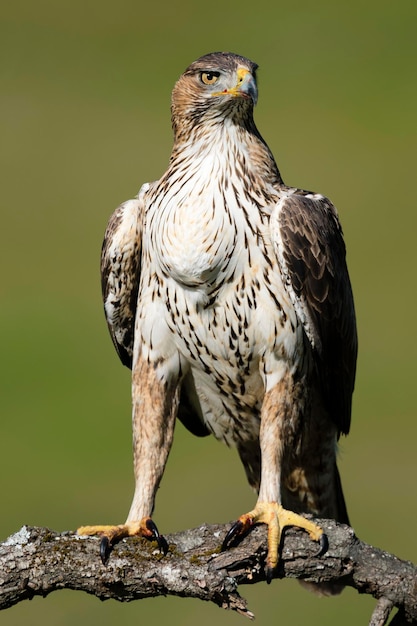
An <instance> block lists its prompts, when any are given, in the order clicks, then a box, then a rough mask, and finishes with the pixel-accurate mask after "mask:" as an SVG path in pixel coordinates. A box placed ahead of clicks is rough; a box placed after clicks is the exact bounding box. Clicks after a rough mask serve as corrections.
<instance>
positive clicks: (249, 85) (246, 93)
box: [213, 67, 258, 105]
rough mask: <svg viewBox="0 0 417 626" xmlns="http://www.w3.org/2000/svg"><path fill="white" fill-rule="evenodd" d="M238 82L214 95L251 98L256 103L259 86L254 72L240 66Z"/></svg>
mask: <svg viewBox="0 0 417 626" xmlns="http://www.w3.org/2000/svg"><path fill="white" fill-rule="evenodd" d="M236 74H237V83H236V85H235V86H234V87H231V88H230V89H225V90H224V91H216V93H213V96H222V95H226V94H228V95H230V96H234V97H236V98H250V99H251V100H252V102H253V104H254V105H255V104H256V102H257V100H258V88H257V86H256V82H255V79H254V77H253V76H252V74H251V73H250V71H249V70H247V69H246V68H244V67H240V68H239V69H238V70H237V72H236Z"/></svg>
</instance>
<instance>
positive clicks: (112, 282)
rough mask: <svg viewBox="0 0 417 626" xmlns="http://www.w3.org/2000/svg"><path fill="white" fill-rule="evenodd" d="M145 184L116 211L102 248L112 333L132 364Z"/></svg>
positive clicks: (122, 355)
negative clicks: (134, 196)
mask: <svg viewBox="0 0 417 626" xmlns="http://www.w3.org/2000/svg"><path fill="white" fill-rule="evenodd" d="M148 187H149V185H144V186H143V187H142V189H141V191H140V192H139V194H138V197H137V198H134V199H132V200H128V201H127V202H124V203H123V204H121V205H120V206H119V207H118V208H117V209H116V211H115V212H114V213H113V214H112V216H111V218H110V220H109V223H108V225H107V229H106V232H105V235H104V241H103V247H102V251H101V267H100V269H101V288H102V295H103V303H104V312H105V316H106V320H107V325H108V328H109V331H110V336H111V338H112V340H113V344H114V347H115V348H116V351H117V353H118V355H119V357H120V360H121V362H122V363H123V365H126V366H127V367H129V368H131V367H132V357H133V339H134V329H135V316H136V306H137V298H138V290H139V280H140V270H141V256H142V228H143V217H144V203H143V195H144V193H145V192H146V190H147V188H148Z"/></svg>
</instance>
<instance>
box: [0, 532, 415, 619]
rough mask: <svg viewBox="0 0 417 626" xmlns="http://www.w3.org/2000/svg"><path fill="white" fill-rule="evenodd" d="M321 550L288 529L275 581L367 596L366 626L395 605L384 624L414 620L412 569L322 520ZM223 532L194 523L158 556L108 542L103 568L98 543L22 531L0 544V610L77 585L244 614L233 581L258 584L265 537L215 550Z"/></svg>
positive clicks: (151, 549) (104, 595) (104, 594)
mask: <svg viewBox="0 0 417 626" xmlns="http://www.w3.org/2000/svg"><path fill="white" fill-rule="evenodd" d="M319 523H320V525H321V526H322V528H323V529H324V531H325V532H326V534H327V536H328V539H329V549H328V551H327V552H326V554H325V555H323V556H317V544H316V543H315V542H313V541H311V540H310V539H309V537H308V535H307V534H306V533H304V532H302V531H300V530H299V529H293V528H289V529H287V530H286V532H285V537H284V540H283V543H282V546H281V559H280V562H279V565H278V568H277V571H276V574H275V577H276V578H284V577H290V578H299V579H301V580H304V581H306V582H330V581H331V582H333V583H342V584H344V585H348V586H351V587H354V588H355V589H357V590H358V592H359V593H368V594H371V595H372V596H374V597H375V598H376V599H377V600H378V602H377V605H376V607H375V610H374V612H373V615H372V617H371V621H370V626H383V625H384V624H386V623H387V621H388V618H389V614H390V612H391V610H392V609H393V608H394V607H397V608H398V609H399V610H398V613H397V614H396V616H395V617H394V620H393V622H392V623H395V624H396V625H397V624H398V625H400V624H417V568H416V566H415V565H413V564H412V563H410V562H408V561H402V560H400V559H398V558H397V557H395V556H393V555H392V554H388V553H387V552H383V551H382V550H379V549H377V548H373V547H372V546H369V545H367V544H366V543H363V542H361V541H360V540H359V539H358V538H357V537H356V536H355V533H354V531H353V530H352V529H351V528H349V527H348V526H345V525H342V524H337V523H336V522H334V521H331V520H320V521H319ZM228 528H229V527H228V526H227V525H226V526H221V525H212V526H207V525H204V526H201V527H200V528H196V529H193V530H187V531H183V532H180V533H176V534H174V535H166V539H167V541H168V543H169V546H170V549H169V553H168V554H167V555H166V556H162V555H161V554H159V552H158V550H157V548H156V544H154V543H151V542H147V541H145V540H143V539H134V538H133V539H129V540H124V541H122V542H121V543H120V544H118V545H117V546H115V548H114V550H113V552H112V554H111V556H110V559H109V562H108V564H107V565H106V566H103V565H102V563H101V561H100V557H99V540H98V539H97V538H90V537H78V536H77V535H75V534H74V533H71V532H64V533H57V532H54V531H51V530H48V529H47V528H32V527H28V526H23V528H21V530H20V531H19V532H17V533H15V534H14V535H11V536H10V537H9V538H8V539H7V540H6V541H5V542H4V543H2V544H0V609H6V608H8V607H10V606H13V605H14V604H17V603H18V602H21V601H22V600H25V599H30V598H32V597H33V596H35V595H41V596H46V595H48V594H49V593H51V592H52V591H56V590H58V589H77V590H82V591H86V592H87V593H90V594H92V595H95V596H97V597H98V598H100V599H101V600H106V599H108V598H113V599H115V600H119V601H122V602H123V601H131V600H139V599H141V598H147V597H152V596H158V595H176V596H182V597H193V598H200V599H201V600H206V601H211V602H214V603H215V604H217V605H218V606H220V607H223V608H226V609H232V610H235V611H238V612H239V613H241V614H243V615H246V616H247V617H250V618H252V617H253V614H252V613H251V612H250V611H249V610H248V608H247V604H246V600H245V599H244V598H243V597H241V596H240V595H239V593H238V591H237V586H238V585H243V584H254V583H257V582H261V581H264V580H265V574H264V559H265V556H266V531H265V528H264V527H262V526H259V527H256V528H254V529H253V530H252V532H251V533H250V534H249V535H248V536H247V537H245V539H244V540H243V541H241V542H240V543H239V545H238V546H236V547H234V548H231V549H230V550H228V551H227V552H220V550H219V546H220V544H221V541H222V539H223V537H224V536H225V533H226V532H227V530H228Z"/></svg>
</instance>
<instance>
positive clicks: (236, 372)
mask: <svg viewBox="0 0 417 626" xmlns="http://www.w3.org/2000/svg"><path fill="white" fill-rule="evenodd" d="M256 70H257V65H256V64H255V63H253V62H252V61H250V60H248V59H246V58H244V57H242V56H239V55H236V54H231V53H225V52H216V53H211V54H207V55H205V56H203V57H201V58H199V59H198V60H197V61H195V62H194V63H192V64H191V65H190V66H189V67H188V68H187V69H186V70H185V72H184V73H183V74H182V76H181V77H180V78H179V80H178V82H177V83H176V85H175V87H174V90H173V92H172V105H171V112H172V127H173V132H174V145H173V149H172V153H171V158H170V162H169V166H168V169H167V171H166V172H165V173H164V174H163V175H162V177H161V178H160V179H159V180H157V181H155V182H152V183H146V184H144V185H143V186H142V188H141V190H140V191H139V193H138V195H137V197H136V198H134V199H132V200H128V201H127V202H125V203H123V204H122V205H121V206H120V207H119V208H118V209H117V210H116V211H115V212H114V213H113V215H112V217H111V218H110V221H109V224H108V227H107V231H106V234H105V239H104V243H103V249H102V257H101V275H102V289H103V299H104V309H105V314H106V318H107V323H108V327H109V330H110V334H111V337H112V339H113V343H114V346H115V348H116V350H117V353H118V355H119V357H120V359H121V361H122V363H123V364H124V365H126V366H128V367H130V368H131V369H132V400H133V448H134V473H135V485H136V486H135V492H134V496H133V501H132V505H131V508H130V511H129V514H128V517H127V521H126V522H125V523H124V524H120V525H115V526H85V527H81V528H80V529H79V531H78V532H79V533H80V534H85V535H89V534H99V535H101V536H102V541H101V555H102V559H103V560H104V561H105V560H106V558H107V556H108V554H109V551H110V549H111V547H112V545H113V544H114V543H115V542H117V541H119V540H120V539H121V538H122V537H127V536H132V535H141V536H144V537H149V538H153V539H157V541H158V543H159V545H160V547H161V549H162V550H166V542H165V540H164V539H163V536H162V535H160V534H159V532H158V530H157V527H156V525H155V523H154V521H153V520H152V518H151V515H152V512H153V508H154V500H155V494H156V491H157V488H158V485H159V483H160V480H161V478H162V475H163V472H164V469H165V464H166V462H167V457H168V454H169V451H170V448H171V444H172V441H173V434H174V424H175V420H176V418H177V417H178V419H180V420H181V421H182V423H183V424H184V425H185V426H186V427H187V428H188V429H189V430H190V431H191V432H192V433H193V434H195V435H198V436H204V435H208V434H210V433H211V434H213V435H214V436H215V437H216V438H217V439H219V440H221V441H224V442H225V443H226V444H228V445H229V446H234V447H236V448H237V452H238V454H239V456H240V459H241V461H242V463H243V466H244V468H245V471H246V475H247V479H248V481H249V483H250V485H251V486H252V487H253V488H254V489H255V490H256V492H257V493H258V498H257V502H256V504H255V506H254V508H253V509H252V510H251V511H249V512H248V513H244V514H243V515H240V517H239V518H238V519H237V521H236V522H235V523H234V524H233V526H232V528H231V530H230V531H229V533H228V534H227V536H226V538H225V540H224V543H223V546H224V547H225V548H227V547H229V546H230V544H231V543H233V541H234V540H236V539H237V538H239V537H241V536H243V535H244V534H245V533H246V532H247V531H248V530H249V529H250V528H251V527H252V525H254V524H258V523H264V524H267V525H268V553H267V559H266V566H265V567H266V575H267V579H268V580H270V579H271V577H272V575H273V572H274V569H275V567H276V565H277V562H278V551H279V543H280V537H281V532H282V529H283V528H284V527H286V526H298V527H300V528H303V529H305V530H306V531H307V532H308V533H309V534H310V536H311V537H312V538H313V539H314V540H317V541H318V542H320V545H321V547H322V548H323V549H324V546H325V542H326V539H325V536H324V534H323V531H322V529H321V528H320V527H319V526H318V525H317V524H316V523H314V522H313V521H312V520H311V519H308V518H306V517H305V516H303V513H310V514H312V515H313V516H320V517H329V518H334V519H336V520H338V521H340V522H346V523H347V522H348V517H347V512H346V507H345V502H344V497H343V493H342V488H341V482H340V478H339V473H338V469H337V466H336V449H337V440H338V438H339V436H340V435H341V434H342V433H343V434H346V433H348V431H349V426H350V417H351V401H352V392H353V387H354V379H355V368H356V356H357V335H356V323H355V312H354V304H353V297H352V290H351V285H350V280H349V276H348V271H347V267H346V259H345V245H344V240H343V235H342V230H341V226H340V223H339V219H338V215H337V212H336V209H335V207H334V206H333V204H332V203H331V202H330V200H328V199H327V198H326V197H324V196H323V195H321V194H318V193H314V192H311V191H305V190H302V189H298V188H295V187H289V186H287V185H285V184H284V182H283V180H282V178H281V175H280V172H279V170H278V167H277V165H276V163H275V160H274V157H273V156H272V154H271V152H270V150H269V148H268V146H267V144H266V143H265V141H264V139H263V138H262V137H261V135H260V133H259V131H258V129H257V127H256V125H255V122H254V119H253V109H254V105H255V104H256V101H257V97H258V90H257V82H256ZM327 591H329V592H332V591H335V590H333V589H330V590H327Z"/></svg>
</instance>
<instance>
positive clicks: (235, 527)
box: [221, 520, 243, 552]
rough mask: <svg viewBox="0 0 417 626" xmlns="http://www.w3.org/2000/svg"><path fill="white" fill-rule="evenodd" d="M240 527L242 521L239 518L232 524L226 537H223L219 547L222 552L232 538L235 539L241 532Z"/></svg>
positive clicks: (241, 526)
mask: <svg viewBox="0 0 417 626" xmlns="http://www.w3.org/2000/svg"><path fill="white" fill-rule="evenodd" d="M242 528H243V523H242V522H241V521H240V520H237V521H236V522H235V523H234V524H233V525H232V527H231V528H230V530H229V531H228V533H227V535H226V537H225V538H224V539H223V543H222V548H221V549H222V552H223V551H224V550H227V549H228V547H229V546H230V544H231V543H232V541H233V539H235V537H237V536H238V535H239V534H240V533H241V531H242Z"/></svg>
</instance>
